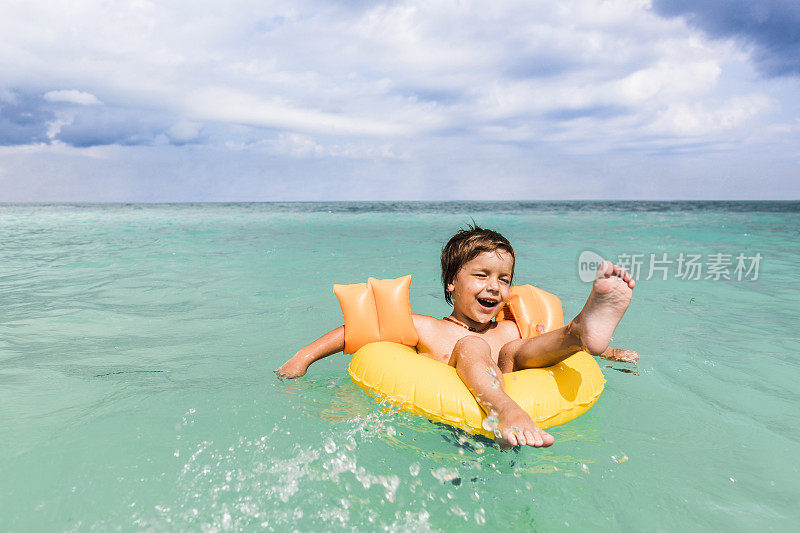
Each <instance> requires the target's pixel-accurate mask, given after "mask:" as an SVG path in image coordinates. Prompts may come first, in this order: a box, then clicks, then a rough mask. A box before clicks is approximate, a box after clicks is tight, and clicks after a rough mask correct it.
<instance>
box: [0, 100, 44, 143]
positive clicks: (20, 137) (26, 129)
mask: <svg viewBox="0 0 800 533" xmlns="http://www.w3.org/2000/svg"><path fill="white" fill-rule="evenodd" d="M9 100H10V101H3V100H0V145H5V146H12V145H16V144H32V143H40V142H46V141H47V140H48V139H47V122H49V121H51V120H53V118H54V114H53V111H52V110H50V109H47V108H46V107H45V106H44V104H45V102H44V100H42V98H41V97H40V96H33V95H13V96H10V97H9Z"/></svg>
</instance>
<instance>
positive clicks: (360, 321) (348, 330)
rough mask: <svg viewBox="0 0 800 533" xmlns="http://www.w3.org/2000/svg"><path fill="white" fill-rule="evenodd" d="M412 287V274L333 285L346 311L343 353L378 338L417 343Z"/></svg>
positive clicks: (412, 344)
mask: <svg viewBox="0 0 800 533" xmlns="http://www.w3.org/2000/svg"><path fill="white" fill-rule="evenodd" d="M410 289H411V276H410V275H408V276H403V277H400V278H397V279H375V278H369V279H368V280H367V282H366V283H356V284H353V285H334V286H333V292H334V294H336V298H338V299H339V304H340V305H341V306H342V313H343V314H344V353H347V354H350V353H355V352H356V350H358V349H359V348H361V347H362V346H364V345H365V344H369V343H371V342H378V341H391V342H396V343H399V344H405V345H406V346H416V345H417V342H419V337H418V336H417V330H416V329H415V328H414V321H413V320H412V319H411V300H410Z"/></svg>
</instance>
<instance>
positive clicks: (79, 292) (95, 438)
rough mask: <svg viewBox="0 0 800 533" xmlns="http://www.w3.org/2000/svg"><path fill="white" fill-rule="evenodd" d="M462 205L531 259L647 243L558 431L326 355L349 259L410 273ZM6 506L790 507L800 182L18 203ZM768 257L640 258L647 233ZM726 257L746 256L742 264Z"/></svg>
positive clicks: (542, 510) (799, 401)
mask: <svg viewBox="0 0 800 533" xmlns="http://www.w3.org/2000/svg"><path fill="white" fill-rule="evenodd" d="M470 217H474V219H475V220H476V221H477V222H478V223H480V224H481V225H484V226H487V227H492V228H495V229H498V230H500V231H501V232H503V233H504V234H506V235H507V236H508V237H509V238H510V239H511V241H512V243H513V244H514V246H515V249H516V250H517V258H518V263H517V271H516V279H517V281H518V282H520V283H523V282H527V283H533V284H536V285H538V286H540V287H542V288H544V289H546V290H548V291H550V292H554V293H556V294H558V295H559V296H560V297H561V299H562V301H563V303H564V311H565V314H566V315H567V318H568V319H569V318H571V317H572V316H573V315H574V314H575V313H576V312H578V311H579V310H580V308H581V306H582V304H583V302H584V300H585V297H586V295H587V294H588V290H589V285H587V284H586V283H583V282H581V280H580V279H579V276H578V257H579V255H580V253H581V252H582V251H584V250H592V251H594V252H597V253H599V254H601V255H603V256H606V257H610V258H616V257H617V256H619V255H620V254H643V257H644V259H645V264H644V267H643V272H642V275H641V276H640V279H639V282H638V285H637V287H636V289H635V291H634V302H633V304H632V306H631V308H630V309H629V311H628V313H627V314H626V316H625V318H624V319H623V322H622V324H621V325H620V327H619V328H618V330H617V332H616V334H615V339H614V343H613V344H614V345H616V346H620V347H627V348H633V349H636V350H638V351H639V352H640V354H641V360H640V363H639V365H638V367H633V366H631V365H624V364H617V363H614V364H612V363H609V362H607V361H603V360H599V362H600V363H601V367H602V368H603V370H604V373H605V376H606V379H607V380H608V383H607V384H606V389H605V392H604V393H603V395H602V397H601V398H600V400H599V402H598V403H597V404H596V405H595V407H593V408H592V409H591V410H590V411H589V412H588V413H587V414H586V415H584V416H582V417H580V418H578V419H577V420H574V421H572V422H570V423H568V424H565V425H563V426H559V427H556V428H552V431H551V432H552V433H553V435H554V436H555V437H556V444H555V445H554V446H553V447H551V448H549V449H545V450H534V449H523V450H517V451H510V452H501V451H499V450H498V449H496V448H493V447H492V446H487V445H485V444H484V443H483V442H479V441H476V440H475V439H472V438H466V439H464V438H463V435H459V434H457V433H455V432H454V431H451V430H448V429H447V428H445V427H442V426H437V425H434V424H431V423H429V422H427V421H426V420H424V419H422V418H420V417H417V416H412V415H407V414H404V413H400V412H397V411H394V410H392V409H391V408H387V407H385V406H384V407H381V406H378V405H377V404H375V403H374V401H373V400H372V399H371V398H369V397H367V396H366V395H365V394H364V393H363V392H362V391H361V390H360V389H358V388H357V387H356V386H355V385H354V384H353V383H352V382H351V381H350V379H349V378H348V376H347V374H346V365H347V362H348V357H346V356H343V355H337V356H332V357H330V358H328V359H326V360H324V361H320V362H318V363H316V364H315V365H313V366H312V367H311V369H310V371H309V373H308V374H307V375H306V376H305V377H303V378H300V379H297V380H292V381H283V382H281V381H279V380H277V379H276V378H275V376H274V375H273V373H272V369H274V368H276V367H278V366H279V365H280V364H281V363H282V362H283V361H284V360H285V359H287V358H288V357H290V356H291V355H292V354H293V353H294V351H295V350H296V349H297V348H299V347H300V346H302V345H303V344H305V343H307V342H309V341H311V340H312V339H313V338H315V337H316V336H318V335H320V334H322V333H324V332H326V331H328V330H330V329H332V328H334V327H336V326H338V325H340V324H341V314H340V312H339V309H338V305H337V302H336V299H335V298H334V296H333V294H332V292H331V285H332V284H333V283H353V282H359V281H364V280H365V279H366V277H368V276H375V277H396V276H399V275H403V274H406V273H412V274H414V282H413V285H412V305H413V307H414V309H415V311H416V312H420V313H426V314H432V315H434V316H443V315H444V314H447V313H448V312H449V311H448V307H447V306H446V304H445V303H444V300H443V298H442V294H441V287H440V284H439V281H438V276H439V270H438V269H439V267H438V253H439V250H440V249H441V246H442V244H443V242H444V241H445V240H446V239H447V238H448V237H449V236H450V235H451V234H452V233H453V232H454V231H455V230H457V229H458V228H459V227H460V226H464V225H465V224H466V223H468V222H469V221H470ZM0 236H2V240H0V473H1V474H2V475H1V476H0V529H2V530H9V531H61V530H66V531H93V530H98V531H108V530H115V529H121V530H135V529H151V530H154V531H162V530H169V531H172V530H185V529H190V530H202V531H230V530H234V531H235V530H251V529H255V528H258V527H263V528H265V529H267V530H277V531H283V530H286V529H296V530H300V531H310V530H384V529H388V530H399V531H403V530H410V531H420V530H434V531H437V530H459V529H461V530H473V529H486V530H489V529H492V530H497V529H498V528H500V529H501V530H508V529H511V528H514V529H516V530H518V531H561V530H565V529H575V530H588V529H592V530H600V531H619V530H625V531H630V530H644V531H672V530H677V529H680V530H690V531H692V530H696V531H703V530H721V531H750V530H753V529H756V528H759V529H765V530H774V531H789V530H792V529H793V528H794V527H796V524H797V523H798V520H799V519H800V510H798V505H797V502H798V500H800V476H799V475H798V474H799V472H798V470H800V466H799V465H800V461H798V460H797V457H798V456H800V424H798V422H797V411H798V408H799V407H800V388H799V387H798V383H800V357H798V355H797V345H798V342H797V341H798V337H799V336H800V334H799V333H798V332H799V331H800V328H798V326H800V321H799V320H798V317H800V288H799V287H800V274H798V271H797V268H798V257H800V203H797V202H793V203H666V204H661V203H626V202H620V203H614V204H608V203H581V202H566V203H485V204H474V203H444V204H394V203H381V204H369V203H345V204H309V203H302V204H197V205H0ZM681 253H683V254H685V256H686V257H688V255H689V254H699V255H700V256H701V260H702V263H703V266H704V267H706V268H707V267H708V264H709V262H711V259H709V258H710V257H711V256H712V255H713V254H724V255H730V256H731V257H732V260H733V261H734V263H735V257H736V256H737V255H738V254H743V255H744V256H745V257H755V256H756V254H760V255H761V257H762V259H761V261H760V263H759V270H758V279H755V280H754V279H750V278H752V277H754V273H753V272H751V273H750V277H749V278H747V279H743V280H741V281H738V280H736V279H735V276H729V277H733V278H734V279H731V280H725V279H718V280H715V279H713V277H714V276H712V278H711V279H705V277H706V274H707V272H706V270H704V271H703V272H702V276H701V279H699V280H693V279H682V278H681V277H676V274H677V273H678V270H677V264H671V265H668V267H667V272H666V275H667V278H668V279H667V280H664V279H661V278H662V277H663V276H662V274H661V273H659V274H657V275H654V276H653V277H652V279H650V280H649V281H648V280H646V279H645V278H646V277H647V274H648V272H647V270H648V265H647V262H648V261H649V256H650V254H657V258H659V259H662V258H663V257H664V256H663V254H667V256H666V258H667V259H668V260H677V258H678V257H679V255H680V254H681ZM734 266H735V265H731V267H730V269H729V270H730V272H729V273H730V274H733V271H734Z"/></svg>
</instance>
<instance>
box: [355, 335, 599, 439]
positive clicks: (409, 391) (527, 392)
mask: <svg viewBox="0 0 800 533" xmlns="http://www.w3.org/2000/svg"><path fill="white" fill-rule="evenodd" d="M348 371H349V373H350V377H351V378H352V379H353V381H354V382H356V384H358V385H359V386H360V387H361V388H363V389H364V390H365V391H366V392H367V393H368V394H370V395H372V396H374V397H375V399H376V400H377V401H381V400H385V401H388V402H390V403H391V404H393V405H396V406H398V407H399V408H400V409H402V410H404V411H408V412H411V413H415V414H419V415H422V416H424V417H426V418H427V419H429V420H432V421H434V422H442V423H445V424H449V425H451V426H455V427H458V428H461V429H463V430H465V431H467V432H469V433H472V434H481V435H485V436H487V437H490V438H494V435H493V434H492V433H491V432H490V431H487V430H486V429H484V428H483V418H484V414H483V411H481V409H480V407H478V403H477V402H476V401H475V398H474V397H473V396H472V394H470V392H469V390H468V389H467V387H466V385H464V383H463V382H462V381H461V379H460V378H459V377H458V374H456V369H455V368H453V367H451V366H449V365H446V364H443V363H440V362H438V361H434V360H433V359H430V358H428V357H425V356H423V355H420V354H418V353H417V352H416V350H414V348H411V347H409V346H404V345H402V344H397V343H394V342H373V343H370V344H367V345H365V346H363V347H362V348H360V349H359V350H358V351H357V352H356V353H355V354H354V355H353V358H352V359H351V361H350V365H349V367H348ZM503 377H504V378H505V383H506V386H505V391H506V393H507V394H508V395H509V396H510V397H511V398H512V399H513V400H514V401H515V402H517V403H518V404H519V405H520V407H522V408H523V409H524V410H525V411H526V412H527V413H528V414H529V415H530V416H531V418H532V419H533V420H534V421H535V422H536V424H537V425H538V426H539V427H541V428H547V427H551V426H556V425H559V424H563V423H565V422H568V421H570V420H572V419H573V418H576V417H578V416H580V415H582V414H583V413H585V412H586V411H588V410H589V408H590V407H591V406H592V405H593V404H594V403H595V402H596V401H597V399H598V398H599V397H600V393H602V392H603V387H604V385H605V382H606V380H605V378H603V373H602V372H601V371H600V367H599V366H598V365H597V363H596V362H595V360H594V358H592V356H591V355H590V354H588V353H587V352H583V351H580V352H576V353H575V354H574V355H572V356H570V357H568V358H567V359H565V360H564V361H562V362H561V363H559V364H557V365H555V366H551V367H548V368H535V369H529V370H521V371H518V372H511V373H510V374H504V375H503Z"/></svg>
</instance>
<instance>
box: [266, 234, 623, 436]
mask: <svg viewBox="0 0 800 533" xmlns="http://www.w3.org/2000/svg"><path fill="white" fill-rule="evenodd" d="M441 260H442V282H443V285H444V291H445V300H447V302H448V303H452V304H453V312H452V313H451V314H450V315H449V316H446V317H444V318H443V319H441V320H440V319H437V318H433V317H430V316H425V315H413V316H412V318H413V321H414V327H415V328H416V330H417V334H418V336H419V342H418V344H417V346H416V349H417V351H418V352H419V353H420V354H422V355H424V356H427V357H430V358H432V359H435V360H437V361H440V362H442V363H445V364H448V365H451V366H453V367H455V369H456V372H457V373H458V376H459V377H460V378H461V380H462V381H463V382H464V384H465V385H466V386H467V388H468V389H469V391H470V393H472V395H473V396H475V399H476V400H477V401H478V404H479V405H480V406H481V409H483V410H484V411H485V412H486V413H487V415H493V416H496V417H497V419H498V427H497V429H498V433H499V435H498V438H497V440H498V442H499V443H500V444H501V445H511V446H516V445H528V446H536V447H540V446H550V445H551V444H553V441H554V439H553V437H552V436H551V435H550V434H548V433H546V432H545V431H543V430H541V429H540V428H539V427H538V426H537V425H536V424H535V423H534V422H533V420H531V418H530V416H528V414H527V413H526V412H525V411H524V410H523V409H522V408H521V407H520V406H519V405H517V404H516V402H514V401H513V400H512V399H511V398H509V397H508V395H507V394H506V393H505V392H504V381H503V374H504V373H509V372H513V371H516V370H522V369H525V368H540V367H547V366H551V365H554V364H557V363H559V362H560V361H563V360H564V359H566V358H567V357H569V356H570V355H572V354H573V353H575V352H576V351H578V350H581V349H583V350H586V351H588V352H589V353H591V354H592V355H606V356H608V357H609V358H614V359H617V360H623V361H630V362H635V361H636V359H637V358H638V356H637V355H636V354H635V352H630V351H627V350H624V351H614V352H612V353H610V354H604V352H606V350H607V349H608V345H609V342H610V341H611V335H612V334H613V333H614V329H615V328H616V326H617V324H619V321H620V320H621V319H622V315H623V314H624V313H625V310H626V309H627V308H628V305H629V303H630V300H631V296H632V294H633V292H632V291H633V287H634V285H635V283H634V281H633V279H631V277H630V275H629V274H628V273H627V272H626V271H625V270H624V269H623V268H621V267H619V266H616V265H612V264H611V262H610V261H604V262H603V263H602V264H601V265H600V267H599V268H598V270H597V276H596V279H595V281H594V284H593V286H592V291H591V293H590V294H589V298H588V299H587V301H586V304H585V305H584V307H583V309H582V310H581V312H580V313H578V315H577V316H576V317H575V318H574V319H573V320H572V322H570V323H569V324H567V325H566V326H564V327H561V328H558V329H555V330H553V331H549V332H547V333H543V334H541V335H539V336H537V337H534V338H526V339H523V338H521V337H520V332H519V330H518V328H517V326H516V324H515V323H514V322H512V321H510V320H502V321H499V322H498V321H497V320H495V319H496V317H497V315H498V314H499V313H500V311H501V310H502V309H503V306H504V305H505V302H506V301H507V300H508V297H509V289H510V287H511V282H512V280H513V278H514V261H515V257H514V249H513V248H512V247H511V244H510V243H509V242H508V240H507V239H506V238H505V237H503V236H502V235H500V234H499V233H497V232H495V231H492V230H489V229H484V228H479V227H477V226H474V227H471V228H469V229H466V230H462V231H459V232H458V233H456V234H455V235H453V237H452V238H451V239H450V240H449V241H448V243H447V244H446V245H445V246H444V248H443V249H442V256H441ZM343 349H344V326H342V327H339V328H337V329H335V330H333V331H331V332H329V333H327V334H325V335H323V336H322V337H320V338H319V339H317V340H316V341H314V342H312V343H311V344H309V345H308V346H306V347H305V348H302V349H301V350H299V351H298V352H297V353H296V354H295V355H294V356H293V357H292V358H291V359H289V360H288V361H287V362H286V363H284V364H283V365H282V366H281V367H280V368H279V369H277V370H276V371H275V372H276V373H277V374H278V376H280V377H288V378H293V377H298V376H302V375H303V374H305V372H306V370H307V369H308V366H309V365H311V363H313V362H314V361H316V360H318V359H321V358H323V357H327V356H328V355H331V354H334V353H337V352H340V351H342V350H343ZM620 352H621V353H620ZM620 355H621V357H620Z"/></svg>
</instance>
